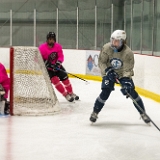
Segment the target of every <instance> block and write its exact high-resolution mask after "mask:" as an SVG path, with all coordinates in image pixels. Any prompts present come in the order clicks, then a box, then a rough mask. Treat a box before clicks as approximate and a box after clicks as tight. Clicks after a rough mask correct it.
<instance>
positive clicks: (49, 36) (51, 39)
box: [46, 32, 56, 47]
mask: <svg viewBox="0 0 160 160" xmlns="http://www.w3.org/2000/svg"><path fill="white" fill-rule="evenodd" d="M46 38H47V43H48V45H49V46H51V47H53V45H54V43H55V42H56V34H55V33H54V32H49V33H48V34H47V37H46Z"/></svg>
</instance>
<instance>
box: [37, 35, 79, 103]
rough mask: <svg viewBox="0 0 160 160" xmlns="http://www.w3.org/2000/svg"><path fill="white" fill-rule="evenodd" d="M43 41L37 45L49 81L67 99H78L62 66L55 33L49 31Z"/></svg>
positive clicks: (60, 52) (61, 54) (61, 57)
mask: <svg viewBox="0 0 160 160" xmlns="http://www.w3.org/2000/svg"><path fill="white" fill-rule="evenodd" d="M46 38H47V40H46V42H45V43H43V44H41V45H40V46H39V50H40V53H41V54H42V58H43V60H44V62H45V65H46V68H47V71H48V74H49V77H50V79H51V83H52V84H54V86H55V88H56V89H57V90H58V91H59V92H60V93H61V94H62V95H63V96H64V97H65V98H66V99H67V100H68V101H69V102H72V101H74V100H78V99H79V96H77V95H76V94H75V93H73V89H72V85H71V83H70V80H69V78H68V75H67V73H66V72H65V68H64V67H63V66H62V63H63V61H64V54H63V50H62V46H61V45H60V44H59V43H57V42H56V34H55V33H54V32H49V33H48V34H47V37H46Z"/></svg>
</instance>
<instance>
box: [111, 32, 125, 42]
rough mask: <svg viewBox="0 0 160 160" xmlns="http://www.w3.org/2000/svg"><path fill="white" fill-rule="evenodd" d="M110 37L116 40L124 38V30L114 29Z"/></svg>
mask: <svg viewBox="0 0 160 160" xmlns="http://www.w3.org/2000/svg"><path fill="white" fill-rule="evenodd" d="M111 39H116V40H123V41H125V40H126V32H125V31H124V30H115V31H114V32H113V33H112V34H111Z"/></svg>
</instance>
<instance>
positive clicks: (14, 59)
mask: <svg viewBox="0 0 160 160" xmlns="http://www.w3.org/2000/svg"><path fill="white" fill-rule="evenodd" d="M10 80H11V88H10V114H11V115H33V116H38V115H53V114H55V113H56V112H59V111H60V107H59V102H58V99H57V96H56V94H55V92H54V89H53V86H52V84H51V82H50V79H49V76H48V73H47V70H46V68H45V65H44V62H43V59H42V57H41V54H40V53H39V50H38V48H37V47H24V46H22V47H11V48H10Z"/></svg>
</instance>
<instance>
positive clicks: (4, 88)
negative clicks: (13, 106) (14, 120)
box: [0, 63, 10, 115]
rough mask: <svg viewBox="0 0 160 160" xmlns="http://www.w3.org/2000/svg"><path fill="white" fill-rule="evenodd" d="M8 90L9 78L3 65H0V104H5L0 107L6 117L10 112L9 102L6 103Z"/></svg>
mask: <svg viewBox="0 0 160 160" xmlns="http://www.w3.org/2000/svg"><path fill="white" fill-rule="evenodd" d="M9 90H10V78H9V77H8V75H7V72H6V69H5V67H4V65H3V64H2V63H0V102H2V101H4V102H5V103H4V106H0V107H3V108H4V111H3V112H4V114H6V115H8V114H9V112H10V103H9V101H7V98H8V92H9ZM2 104H3V103H2ZM1 111H2V110H1Z"/></svg>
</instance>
